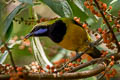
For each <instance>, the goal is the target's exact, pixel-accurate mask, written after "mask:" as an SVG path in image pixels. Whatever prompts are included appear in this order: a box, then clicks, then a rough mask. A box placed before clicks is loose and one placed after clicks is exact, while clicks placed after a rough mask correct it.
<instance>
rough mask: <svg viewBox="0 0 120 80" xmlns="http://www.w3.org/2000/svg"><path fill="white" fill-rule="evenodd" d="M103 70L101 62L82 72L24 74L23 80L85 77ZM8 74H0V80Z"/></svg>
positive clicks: (66, 79) (5, 79)
mask: <svg viewBox="0 0 120 80" xmlns="http://www.w3.org/2000/svg"><path fill="white" fill-rule="evenodd" d="M104 70H105V66H104V65H103V64H99V65H98V66H97V67H96V68H94V69H91V70H87V71H82V72H74V73H64V74H62V75H60V74H54V73H53V74H48V73H40V74H37V73H35V74H28V75H24V79H25V80H69V79H70V80H71V79H81V78H87V77H91V76H95V75H97V74H99V73H100V72H102V71H104ZM9 78H10V75H0V80H8V79H9Z"/></svg>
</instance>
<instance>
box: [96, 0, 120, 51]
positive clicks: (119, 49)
mask: <svg viewBox="0 0 120 80" xmlns="http://www.w3.org/2000/svg"><path fill="white" fill-rule="evenodd" d="M94 2H95V4H96V6H97V8H98V10H99V12H100V13H101V15H102V18H103V20H104V21H105V23H106V25H107V27H108V28H109V30H110V32H111V33H112V36H113V38H114V39H115V43H116V46H117V48H118V52H120V46H119V44H118V40H117V38H116V36H115V34H114V32H113V29H112V27H111V26H110V24H109V22H108V20H107V19H106V17H105V15H104V13H103V11H102V10H101V8H100V6H99V3H98V2H97V0H94Z"/></svg>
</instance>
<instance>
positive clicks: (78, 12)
mask: <svg viewBox="0 0 120 80" xmlns="http://www.w3.org/2000/svg"><path fill="white" fill-rule="evenodd" d="M67 2H68V3H69V6H70V7H71V9H72V13H73V17H74V16H77V17H80V20H81V21H84V20H86V19H87V18H88V16H87V15H86V13H85V12H83V11H82V10H81V9H80V8H79V7H78V6H77V5H76V4H75V3H74V2H73V1H70V0H67Z"/></svg>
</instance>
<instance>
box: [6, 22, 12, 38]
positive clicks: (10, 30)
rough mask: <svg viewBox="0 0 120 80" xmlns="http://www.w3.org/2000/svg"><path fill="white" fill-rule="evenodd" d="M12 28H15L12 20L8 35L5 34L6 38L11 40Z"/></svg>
mask: <svg viewBox="0 0 120 80" xmlns="http://www.w3.org/2000/svg"><path fill="white" fill-rule="evenodd" d="M12 30H13V22H11V24H10V26H9V28H8V30H7V32H6V35H5V40H9V38H10V36H11V33H12Z"/></svg>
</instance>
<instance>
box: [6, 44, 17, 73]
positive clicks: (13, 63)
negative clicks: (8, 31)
mask: <svg viewBox="0 0 120 80" xmlns="http://www.w3.org/2000/svg"><path fill="white" fill-rule="evenodd" d="M4 45H5V47H6V50H7V51H8V53H9V55H10V60H11V63H12V65H13V68H14V70H15V72H17V70H16V67H15V62H14V60H13V56H12V52H11V51H10V49H9V48H8V46H7V44H6V43H4Z"/></svg>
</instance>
